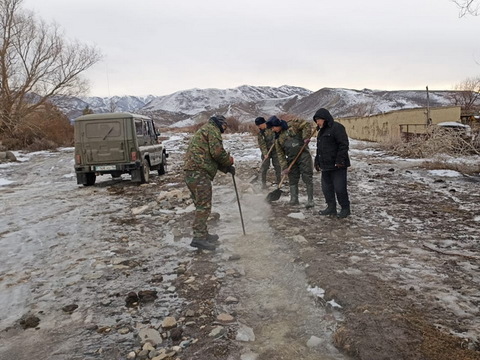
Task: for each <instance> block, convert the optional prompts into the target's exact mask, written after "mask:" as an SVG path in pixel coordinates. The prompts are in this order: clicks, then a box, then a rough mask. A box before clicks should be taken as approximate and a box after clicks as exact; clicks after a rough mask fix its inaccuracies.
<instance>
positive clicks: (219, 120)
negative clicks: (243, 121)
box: [210, 115, 228, 133]
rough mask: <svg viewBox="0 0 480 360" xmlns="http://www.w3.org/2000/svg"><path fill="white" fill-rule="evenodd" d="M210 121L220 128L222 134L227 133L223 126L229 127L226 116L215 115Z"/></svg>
mask: <svg viewBox="0 0 480 360" xmlns="http://www.w3.org/2000/svg"><path fill="white" fill-rule="evenodd" d="M210 121H211V122H213V123H214V124H215V125H217V126H218V128H219V129H220V132H221V133H223V132H224V131H225V129H224V128H223V126H227V125H228V124H227V119H226V118H225V116H223V115H213V116H212V117H211V118H210Z"/></svg>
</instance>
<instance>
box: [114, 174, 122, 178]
mask: <svg viewBox="0 0 480 360" xmlns="http://www.w3.org/2000/svg"><path fill="white" fill-rule="evenodd" d="M121 177H122V173H113V174H112V179H120V178H121Z"/></svg>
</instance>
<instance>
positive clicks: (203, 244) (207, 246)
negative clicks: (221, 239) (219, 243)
mask: <svg viewBox="0 0 480 360" xmlns="http://www.w3.org/2000/svg"><path fill="white" fill-rule="evenodd" d="M190 246H193V247H196V248H197V249H200V250H210V251H215V248H216V246H215V245H214V244H212V243H211V242H209V241H208V240H207V239H206V238H198V237H194V238H193V239H192V242H191V243H190Z"/></svg>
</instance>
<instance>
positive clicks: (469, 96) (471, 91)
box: [452, 76, 480, 112]
mask: <svg viewBox="0 0 480 360" xmlns="http://www.w3.org/2000/svg"><path fill="white" fill-rule="evenodd" d="M453 88H454V90H455V92H453V94H452V101H453V104H454V105H458V106H461V107H462V110H463V111H466V112H472V111H474V110H476V109H478V107H479V106H480V103H479V102H480V76H477V77H472V78H467V79H465V80H463V81H462V82H460V83H458V84H456V85H455V86H454V87H453Z"/></svg>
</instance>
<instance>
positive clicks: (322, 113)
mask: <svg viewBox="0 0 480 360" xmlns="http://www.w3.org/2000/svg"><path fill="white" fill-rule="evenodd" d="M317 119H323V120H326V121H328V122H331V121H333V116H332V115H331V114H330V111H328V110H327V109H324V108H321V109H318V110H317V112H316V113H315V115H313V121H316V120H317Z"/></svg>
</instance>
